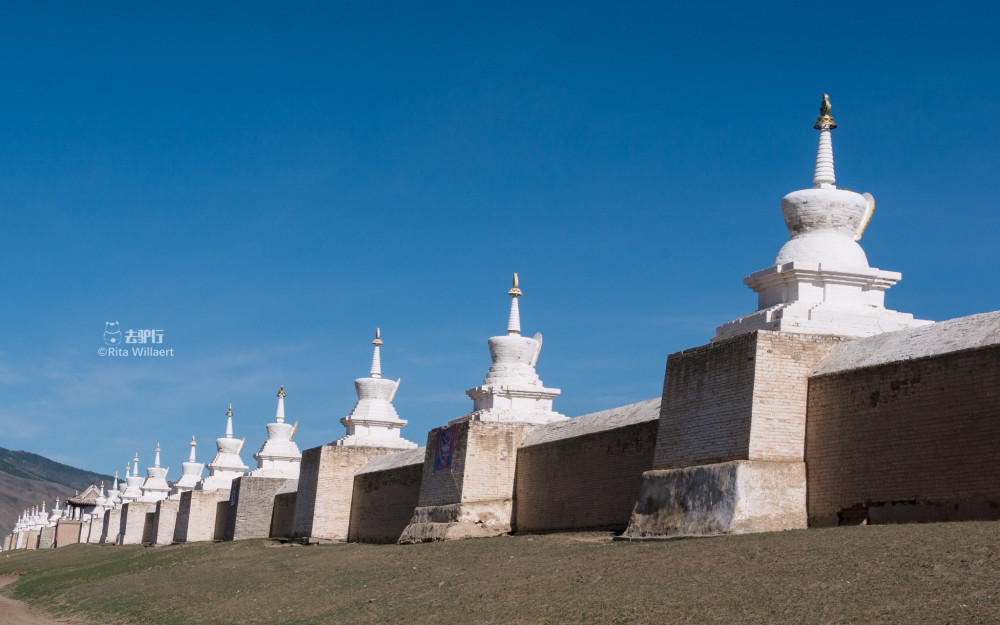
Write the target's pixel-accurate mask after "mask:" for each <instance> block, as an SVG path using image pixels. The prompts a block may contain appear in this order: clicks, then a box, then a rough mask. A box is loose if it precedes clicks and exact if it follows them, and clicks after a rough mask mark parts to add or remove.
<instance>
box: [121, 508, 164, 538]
mask: <svg viewBox="0 0 1000 625" xmlns="http://www.w3.org/2000/svg"><path fill="white" fill-rule="evenodd" d="M149 512H152V513H154V515H155V513H156V503H155V502H150V501H132V502H129V503H127V504H125V505H124V506H122V516H121V527H122V535H121V538H120V539H119V544H121V545H138V544H141V543H142V542H144V539H145V542H149V541H150V540H151V537H152V533H153V518H152V517H151V518H150V519H148V521H147V518H146V514H147V513H149Z"/></svg>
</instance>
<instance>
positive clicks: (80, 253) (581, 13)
mask: <svg viewBox="0 0 1000 625" xmlns="http://www.w3.org/2000/svg"><path fill="white" fill-rule="evenodd" d="M283 4H284V5H286V6H282V4H279V3H270V4H260V3H244V2H241V3H232V4H225V3H210V4H208V5H206V4H205V3H191V2H181V3H170V4H160V5H149V4H148V3H139V4H136V3H105V4H97V5H95V4H92V3H90V4H80V3H49V4H46V5H44V6H29V5H23V6H18V5H16V4H13V3H11V4H8V5H6V6H5V7H3V9H2V17H0V70H2V76H3V82H2V87H0V89H2V93H3V96H4V97H3V103H2V107H0V111H2V114H0V207H2V216H3V224H4V231H3V233H4V236H3V244H2V245H0V264H2V266H3V267H4V272H3V278H2V279H0V295H2V302H3V303H2V305H0V316H2V321H3V324H2V327H3V328H5V331H3V332H2V333H0V446H3V447H8V448H13V449H26V450H29V451H33V452H37V453H41V454H44V455H47V456H50V457H53V458H56V459H59V460H62V461H65V462H69V463H71V464H74V465H77V466H80V467H83V468H87V469H93V470H99V471H103V472H113V471H114V470H116V469H119V468H124V464H125V462H126V461H127V460H129V459H130V458H131V457H132V455H133V454H134V453H135V452H136V451H139V454H140V458H141V462H140V466H141V467H145V466H148V464H149V462H148V461H149V460H150V459H151V455H152V450H153V448H154V446H155V444H156V443H157V442H160V443H161V445H162V446H163V449H164V463H165V464H169V465H171V466H172V467H174V468H173V470H172V471H171V474H170V476H169V477H171V478H176V477H177V476H178V475H179V469H180V463H181V462H182V460H183V459H184V458H185V457H186V451H187V445H186V443H187V441H189V440H190V437H191V435H192V434H194V435H196V436H197V437H198V440H199V441H201V443H202V446H200V447H199V452H200V454H199V457H200V459H201V460H204V461H208V460H209V459H210V457H211V455H212V453H214V445H212V444H211V441H212V439H214V438H215V437H217V436H219V435H221V434H222V431H223V428H224V420H225V417H224V415H225V411H226V407H227V404H228V402H232V403H233V410H234V413H235V415H236V417H235V423H236V435H237V436H238V437H243V436H246V437H247V445H246V448H245V449H244V452H243V458H244V461H245V462H247V463H248V464H250V465H251V466H254V463H253V459H252V454H253V452H255V451H256V450H257V449H258V448H259V447H260V445H261V443H262V442H263V439H264V438H265V431H264V424H265V423H266V422H268V421H270V420H272V418H273V415H274V408H275V393H276V392H277V389H278V385H279V384H282V383H283V384H284V385H285V387H286V390H287V392H288V399H287V414H288V418H289V419H290V420H297V421H299V422H300V426H299V430H298V433H297V435H296V441H297V442H298V443H299V445H300V447H301V448H303V449H304V448H308V447H313V446H316V445H320V444H323V443H326V442H329V441H330V440H332V439H334V438H336V437H338V436H341V435H342V433H343V427H342V426H341V425H340V423H339V420H340V418H341V417H343V416H345V415H346V414H347V413H348V412H350V410H351V407H352V406H353V404H354V401H355V394H354V388H353V384H352V381H353V379H354V378H356V377H360V376H363V375H367V371H368V366H369V359H370V356H371V345H370V341H371V338H372V334H373V332H374V328H375V326H381V327H382V332H383V339H384V340H385V346H384V348H383V355H382V358H383V371H384V373H385V375H386V377H392V378H396V377H401V378H402V384H401V386H400V390H399V393H398V395H397V397H396V402H395V403H396V406H397V409H398V411H399V413H400V416H401V417H402V418H404V419H408V420H409V421H410V424H409V425H408V426H407V427H406V428H405V429H404V436H406V437H407V438H409V439H411V440H415V441H417V442H419V443H421V444H423V443H424V442H425V440H426V432H427V430H429V429H430V428H432V427H435V426H437V425H440V424H443V423H445V422H446V421H447V420H449V419H452V418H454V417H457V416H459V415H461V414H463V413H465V412H467V411H468V410H469V409H470V407H471V400H469V399H468V398H467V397H466V396H465V394H464V391H465V389H467V388H470V387H473V386H476V385H478V384H479V383H480V382H481V381H482V378H483V376H484V375H485V373H486V370H487V369H488V367H489V363H490V360H489V352H488V350H487V346H486V339H487V338H488V337H489V336H492V335H495V334H500V333H502V332H503V331H504V329H505V327H506V326H505V324H506V318H507V307H508V301H509V298H508V297H507V296H506V291H507V289H508V288H509V280H510V274H511V272H513V271H517V272H519V274H520V276H521V288H522V290H523V291H524V294H525V295H524V297H523V298H522V300H521V316H522V325H523V327H524V330H525V333H526V334H529V335H530V334H534V333H535V332H536V331H540V332H542V333H543V335H544V337H545V347H544V349H543V351H542V355H541V358H540V361H539V365H538V369H539V374H540V375H541V377H542V379H543V380H544V381H545V383H546V384H547V385H548V386H552V387H556V388H561V389H562V391H563V392H562V395H561V396H560V397H559V398H558V399H557V400H556V408H557V409H558V410H560V411H561V412H563V413H565V414H567V415H571V416H576V415H579V414H583V413H587V412H592V411H595V410H601V409H605V408H609V407H613V406H616V405H622V404H625V403H630V402H634V401H639V400H643V399H647V398H650V397H654V396H657V395H659V393H660V391H661V387H662V382H663V370H664V363H665V360H666V356H667V354H669V353H671V352H674V351H678V350H680V349H684V348H688V347H693V346H696V345H700V344H703V343H706V342H707V341H708V340H709V339H710V338H711V336H712V335H713V334H714V329H715V327H716V326H718V325H720V324H722V323H724V322H726V321H729V320H731V319H734V318H736V317H738V316H741V315H743V314H746V313H748V312H750V311H752V310H753V309H754V308H755V304H756V298H755V296H754V294H753V293H752V292H751V291H750V290H749V289H747V288H746V287H744V286H743V285H742V279H743V277H744V276H745V275H747V274H749V273H751V272H752V271H756V270H758V269H763V268H765V267H767V266H769V265H770V264H771V263H772V262H773V259H774V256H775V254H777V251H778V249H779V248H780V247H781V245H782V243H783V242H784V241H785V240H787V231H786V230H785V227H784V223H783V221H782V218H781V212H780V208H779V205H780V200H781V197H782V196H783V195H784V194H785V193H788V192H789V191H793V190H795V189H800V188H806V187H808V186H810V185H811V175H812V165H813V158H814V155H815V148H816V139H817V137H816V134H817V133H816V132H815V131H814V130H812V124H813V123H814V121H815V118H816V116H817V114H818V113H817V109H818V106H819V103H820V98H821V95H822V93H823V92H827V93H829V94H830V97H831V100H832V102H833V116H834V118H835V119H836V120H837V123H838V124H839V126H840V127H839V129H838V130H836V131H835V132H834V135H833V140H834V149H835V155H836V164H837V182H838V184H839V185H841V186H843V187H845V188H850V189H853V190H856V191H859V192H860V191H868V192H871V193H873V194H874V196H875V198H876V202H877V204H876V209H875V214H874V218H873V220H872V222H871V225H870V226H869V228H868V230H867V231H866V233H865V237H864V239H863V240H862V242H861V243H862V245H863V247H864V248H865V250H866V252H867V254H868V257H869V260H870V261H871V264H872V266H876V267H879V268H882V269H887V270H894V271H900V272H902V274H903V280H902V281H901V282H900V283H899V284H898V285H897V286H895V287H894V288H892V289H891V290H890V291H889V292H888V294H887V297H886V303H887V305H888V306H889V307H890V308H893V309H896V310H901V311H905V312H910V313H913V314H915V315H916V316H918V317H921V318H925V319H933V320H942V319H948V318H953V317H958V316H963V315H968V314H973V313H977V312H985V311H989V310H995V309H997V308H998V305H997V300H998V297H1000V296H998V293H1000V277H998V276H1000V260H998V259H997V254H996V249H997V238H998V237H997V232H998V230H1000V228H998V227H1000V216H998V214H997V211H996V191H995V186H996V181H997V180H998V179H1000V164H998V163H1000V158H998V156H1000V148H998V137H1000V132H998V131H1000V122H998V119H1000V106H998V102H1000V93H998V92H1000V86H998V85H1000V83H998V81H997V80H996V76H997V75H1000V68H998V65H1000V44H998V43H997V38H996V36H995V32H994V27H995V24H996V23H997V20H998V18H1000V15H998V9H997V7H996V5H993V4H988V3H979V4H978V6H973V5H963V4H961V3H957V4H950V5H949V4H940V3H912V2H909V3H905V4H904V3H849V2H840V3H831V4H828V5H825V6H824V5H816V4H815V3H787V4H773V3H771V4H768V3H759V4H756V5H747V4H746V3H712V4H708V3H701V4H698V5H696V4H695V3H691V4H684V5H680V4H673V3H652V4H640V3H637V4H632V5H628V6H623V5H622V3H587V2H582V3H560V4H548V3H540V2H531V3H523V4H515V3H501V4H497V5H493V6H479V5H476V6H474V5H470V4H469V3H452V4H445V3H429V4H420V5H414V4H413V3H369V4H368V6H364V7H360V8H359V7H358V6H356V5H357V4H358V3H351V4H338V3H315V4H311V3H305V2H302V3H293V4H289V3H283ZM108 321H118V322H119V323H120V324H121V327H122V329H123V330H126V329H149V328H154V329H161V330H163V344H162V347H165V348H173V349H174V350H175V355H174V356H173V357H167V358H160V359H139V358H128V359H117V360H116V359H108V358H101V357H100V356H98V353H97V350H98V348H100V347H102V346H104V342H103V331H104V327H105V322H108Z"/></svg>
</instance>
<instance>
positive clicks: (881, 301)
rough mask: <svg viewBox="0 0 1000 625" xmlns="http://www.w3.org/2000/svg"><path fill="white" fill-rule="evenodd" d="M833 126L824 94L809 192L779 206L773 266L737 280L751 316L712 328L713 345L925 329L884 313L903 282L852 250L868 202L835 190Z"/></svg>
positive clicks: (856, 249) (868, 198)
mask: <svg viewBox="0 0 1000 625" xmlns="http://www.w3.org/2000/svg"><path fill="white" fill-rule="evenodd" d="M836 127H837V124H836V123H834V121H833V118H832V117H830V100H829V98H828V96H827V95H826V94H824V95H823V104H822V106H821V107H820V118H819V119H818V120H817V121H816V125H815V126H814V128H815V129H816V130H819V132H820V135H819V147H818V149H817V151H816V167H815V169H814V172H813V184H814V186H813V188H812V189H803V190H801V191H793V192H792V193H789V194H788V195H786V196H785V197H784V199H782V200H781V212H782V214H783V215H784V217H785V224H786V225H787V226H788V233H789V235H790V239H789V241H788V242H787V243H785V245H784V246H783V247H782V248H781V250H780V251H779V252H778V256H777V258H776V259H775V261H774V265H773V266H771V267H768V268H767V269H763V270H761V271H758V272H756V273H752V274H750V275H749V276H747V277H746V278H744V279H743V282H744V284H746V285H747V286H749V287H750V288H751V289H753V290H754V291H755V292H756V293H757V311H756V312H754V313H751V314H749V315H746V316H744V317H741V318H739V319H736V320H735V321H730V322H729V323H727V324H725V325H722V326H719V328H717V329H716V336H715V339H714V340H719V339H723V338H726V337H729V336H734V335H737V334H742V333H744V332H751V331H753V330H780V331H783V332H801V333H807V334H833V335H839V336H851V337H860V336H871V335H874V334H880V333H882V332H892V331H895V330H903V329H906V328H913V327H917V326H922V325H926V324H929V323H932V322H930V321H924V320H920V319H914V318H913V315H910V314H906V313H901V312H896V311H894V310H889V309H887V308H886V307H885V291H886V290H887V289H888V288H889V287H891V286H892V285H894V284H896V282H897V281H899V279H900V278H901V277H902V276H901V274H899V273H897V272H895V271H883V270H881V269H876V268H873V267H870V266H869V265H868V257H867V256H866V255H865V252H864V250H863V249H861V246H860V245H858V243H857V242H858V241H859V240H860V239H861V235H862V234H863V233H864V231H865V228H866V227H867V225H868V221H869V219H871V216H872V211H873V210H874V208H875V199H874V198H873V197H872V196H871V194H868V193H865V194H864V195H861V194H858V193H854V192H853V191H847V190H845V189H839V188H837V187H836V186H835V183H836V175H835V172H834V166H833V144H832V141H831V135H830V131H831V130H833V129H834V128H836Z"/></svg>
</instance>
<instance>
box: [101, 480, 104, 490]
mask: <svg viewBox="0 0 1000 625" xmlns="http://www.w3.org/2000/svg"><path fill="white" fill-rule="evenodd" d="M101 490H104V480H101Z"/></svg>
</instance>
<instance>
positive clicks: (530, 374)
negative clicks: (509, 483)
mask: <svg viewBox="0 0 1000 625" xmlns="http://www.w3.org/2000/svg"><path fill="white" fill-rule="evenodd" d="M507 294H508V295H510V297H511V300H510V315H509V316H508V318H507V334H506V335H504V336H494V337H492V338H490V340H489V346H490V358H492V359H493V365H492V366H491V367H490V370H489V372H488V373H487V374H486V379H485V380H483V383H482V385H480V386H477V387H475V388H470V389H469V390H467V391H465V394H466V395H468V396H469V397H470V398H471V399H472V412H470V413H469V414H466V415H463V416H461V417H459V418H457V419H454V420H452V421H451V422H449V425H451V424H454V423H461V422H463V421H470V420H473V421H502V422H509V423H551V422H553V421H562V420H564V419H568V418H569V417H567V416H565V415H562V414H559V413H558V412H554V411H553V410H552V400H553V399H555V398H556V397H557V396H558V395H559V393H560V392H562V391H560V390H559V389H557V388H545V386H544V385H543V384H542V381H541V379H539V377H538V373H536V372H535V364H536V363H537V362H538V356H539V355H540V354H541V352H542V334H541V333H540V332H539V333H537V334H535V336H534V338H530V339H529V338H528V337H525V336H521V312H520V309H519V308H518V304H517V298H519V297H521V295H523V294H522V293H521V289H520V288H518V282H517V274H516V273H515V274H514V285H513V287H512V288H511V289H510V291H508V292H507Z"/></svg>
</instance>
